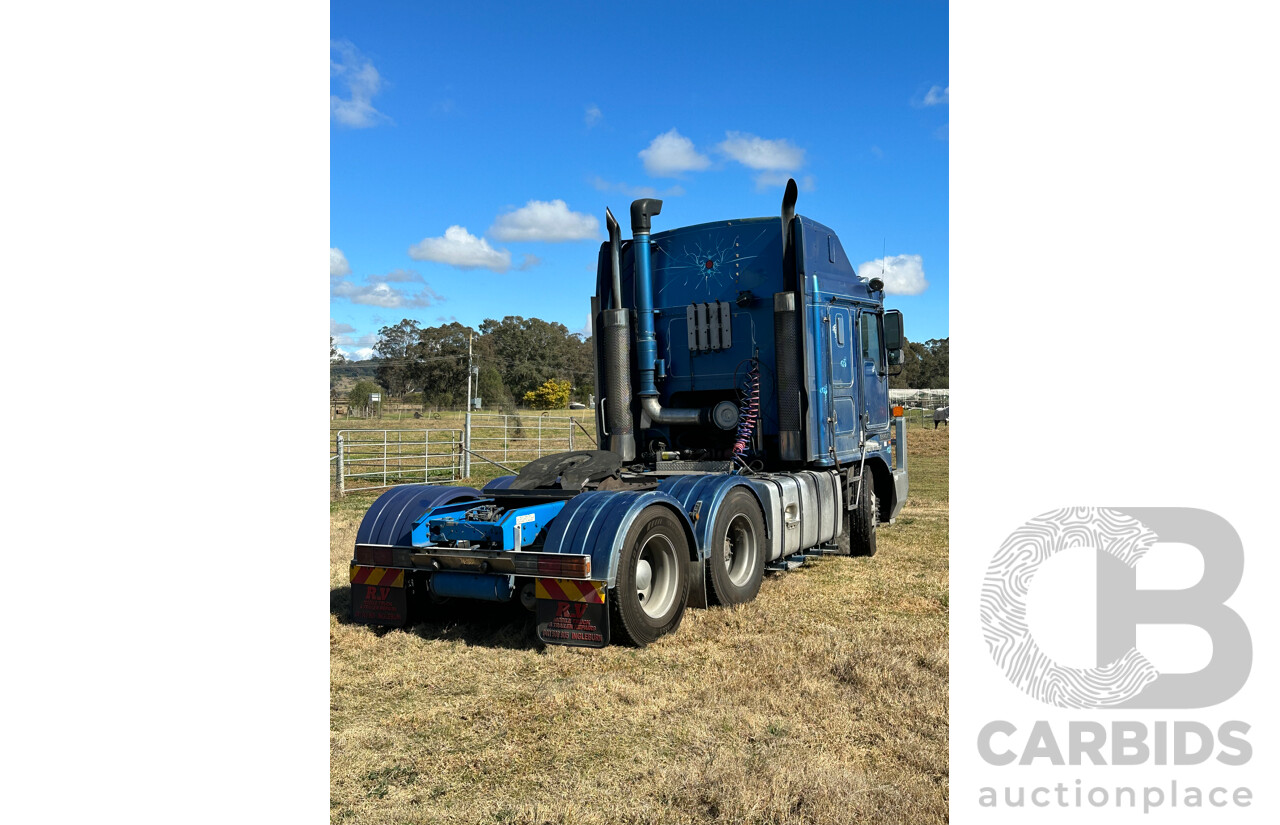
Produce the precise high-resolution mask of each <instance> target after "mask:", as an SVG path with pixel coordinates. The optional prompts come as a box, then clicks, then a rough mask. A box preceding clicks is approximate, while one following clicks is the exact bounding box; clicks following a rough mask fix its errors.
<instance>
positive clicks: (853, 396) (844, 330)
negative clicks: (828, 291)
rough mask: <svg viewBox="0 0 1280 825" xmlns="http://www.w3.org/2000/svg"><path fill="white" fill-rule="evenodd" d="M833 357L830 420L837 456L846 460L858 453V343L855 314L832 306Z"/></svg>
mask: <svg viewBox="0 0 1280 825" xmlns="http://www.w3.org/2000/svg"><path fill="white" fill-rule="evenodd" d="M827 319H828V326H829V327H830V332H829V335H830V339H831V340H830V342H829V343H830V346H829V347H828V351H829V352H830V353H831V396H830V397H831V402H830V403H831V407H830V409H829V411H828V413H827V417H828V419H829V420H830V422H831V434H832V436H833V443H834V444H835V448H836V454H837V455H839V456H842V457H847V456H849V455H850V454H853V453H856V452H857V451H858V412H857V409H858V400H857V388H856V383H857V382H856V381H855V380H854V378H855V376H856V375H857V373H858V342H857V336H856V335H855V333H854V310H852V309H849V308H845V307H840V306H833V307H831V309H830V311H829V313H828V315H827Z"/></svg>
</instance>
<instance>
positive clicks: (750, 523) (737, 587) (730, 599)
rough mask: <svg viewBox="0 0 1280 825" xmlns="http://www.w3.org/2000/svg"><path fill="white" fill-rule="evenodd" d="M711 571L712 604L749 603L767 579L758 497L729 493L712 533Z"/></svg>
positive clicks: (734, 490)
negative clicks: (761, 583) (765, 576)
mask: <svg viewBox="0 0 1280 825" xmlns="http://www.w3.org/2000/svg"><path fill="white" fill-rule="evenodd" d="M709 546H710V548H711V556H710V558H708V559H707V567H708V572H709V574H710V575H709V576H708V578H709V579H710V580H711V588H710V592H709V593H708V596H709V597H710V601H711V603H712V604H722V605H733V604H742V603H744V602H749V601H751V600H752V599H754V598H755V597H756V594H757V593H759V592H760V582H761V580H762V579H763V578H764V557H765V536H764V516H763V515H762V514H761V513H760V506H759V505H758V504H757V503H756V499H755V496H753V495H751V493H749V492H747V491H746V490H744V489H742V488H741V487H737V488H735V489H733V490H730V491H729V494H728V495H727V496H725V499H724V501H723V502H722V503H721V504H720V510H719V512H718V513H717V514H716V523H715V525H714V526H713V527H712V529H711V541H710V542H709Z"/></svg>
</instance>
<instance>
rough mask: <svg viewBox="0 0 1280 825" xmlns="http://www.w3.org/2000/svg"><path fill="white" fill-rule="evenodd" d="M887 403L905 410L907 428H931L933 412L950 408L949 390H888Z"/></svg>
mask: <svg viewBox="0 0 1280 825" xmlns="http://www.w3.org/2000/svg"><path fill="white" fill-rule="evenodd" d="M889 403H890V404H892V405H894V406H901V407H905V408H906V409H905V413H904V418H906V421H907V426H908V427H933V426H934V412H935V411H936V410H939V409H942V408H943V407H947V408H950V406H951V390H949V389H920V390H889Z"/></svg>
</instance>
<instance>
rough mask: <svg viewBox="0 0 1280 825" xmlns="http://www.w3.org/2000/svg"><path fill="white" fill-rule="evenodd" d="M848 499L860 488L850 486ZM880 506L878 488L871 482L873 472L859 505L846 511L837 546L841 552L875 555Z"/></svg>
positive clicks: (869, 473) (864, 488)
mask: <svg viewBox="0 0 1280 825" xmlns="http://www.w3.org/2000/svg"><path fill="white" fill-rule="evenodd" d="M845 495H846V496H847V497H848V500H850V501H851V500H852V499H853V497H854V496H856V495H858V488H857V487H856V486H852V485H851V486H850V487H849V488H848V489H847V490H845ZM879 514H880V506H879V502H877V501H876V488H875V485H874V484H873V483H872V482H871V472H870V471H869V470H868V471H867V478H866V481H865V483H864V485H863V487H862V497H861V498H860V499H859V500H858V506H857V507H855V508H854V509H852V510H845V511H844V535H843V536H841V537H840V539H839V541H838V542H837V546H838V547H839V548H840V552H841V553H842V554H844V555H849V556H874V555H875V554H876V525H877V524H878V523H879Z"/></svg>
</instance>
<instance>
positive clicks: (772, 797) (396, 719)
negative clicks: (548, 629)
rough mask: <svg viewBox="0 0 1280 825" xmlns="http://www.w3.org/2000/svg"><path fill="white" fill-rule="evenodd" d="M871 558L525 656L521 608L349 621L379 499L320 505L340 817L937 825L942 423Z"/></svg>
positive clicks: (943, 732)
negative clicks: (644, 627)
mask: <svg viewBox="0 0 1280 825" xmlns="http://www.w3.org/2000/svg"><path fill="white" fill-rule="evenodd" d="M910 459H911V468H912V477H911V496H910V498H909V500H908V502H907V505H906V508H905V509H904V510H903V512H902V515H901V516H900V517H899V519H898V522H897V523H896V524H895V525H893V526H891V527H887V528H885V529H884V530H883V531H882V532H881V533H880V535H879V552H878V553H877V555H876V556H875V557H874V558H871V559H851V558H826V559H823V560H821V561H817V562H812V563H810V564H808V565H806V566H805V567H802V568H800V569H798V570H795V571H792V572H789V573H784V574H774V575H770V576H767V577H766V579H765V582H764V585H763V586H762V587H761V589H760V595H759V597H758V598H757V599H756V600H755V601H754V602H751V603H750V604H747V605H743V606H741V607H738V608H736V609H723V608H716V609H712V610H691V611H689V612H687V613H686V614H685V618H684V622H683V623H682V624H681V626H680V629H679V630H678V631H677V632H676V633H675V634H673V635H671V636H668V637H666V638H664V639H662V640H660V641H659V642H657V643H656V644H654V645H651V646H650V647H648V648H645V649H643V650H635V649H631V648H623V647H610V648H607V649H604V650H580V649H574V648H563V647H546V648H542V647H540V646H539V645H538V644H537V643H536V640H535V638H534V635H533V628H532V622H531V620H530V619H529V618H527V616H528V614H526V613H524V612H523V610H522V609H520V608H519V607H514V608H511V609H498V610H494V609H492V607H491V606H488V605H479V606H477V607H476V608H473V609H468V610H457V611H455V612H453V613H451V614H447V615H445V616H442V617H441V618H440V619H439V620H437V621H433V622H428V623H425V624H421V625H418V626H416V627H414V628H412V629H410V630H407V631H400V630H393V631H381V630H377V629H373V628H368V627H364V626H360V625H352V624H348V623H346V618H345V616H346V612H347V610H348V608H349V604H350V592H349V588H348V585H347V565H348V561H349V559H350V557H351V548H352V544H353V541H354V537H355V530H356V527H357V526H358V525H359V522H360V519H361V517H362V516H363V513H364V510H365V509H367V507H368V506H369V504H370V503H371V502H372V500H373V499H372V496H367V495H366V496H354V497H348V498H347V499H344V500H342V501H337V502H334V503H333V504H332V507H331V526H332V530H331V540H330V565H331V588H332V590H331V600H330V601H331V606H332V612H333V615H332V616H331V617H330V640H331V688H330V697H331V698H330V702H331V707H330V771H331V791H330V806H331V807H330V811H331V821H332V822H335V823H379V825H381V824H382V823H402V822H403V823H530V824H532V823H540V824H541V823H685V822H689V823H693V822H698V823H701V822H714V823H849V822H886V823H899V822H901V823H929V822H945V821H946V820H947V798H948V784H947V671H948V658H947V605H948V591H947V430H945V429H940V430H938V431H937V432H936V433H935V432H933V431H932V430H924V431H913V433H912V440H911V452H910Z"/></svg>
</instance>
